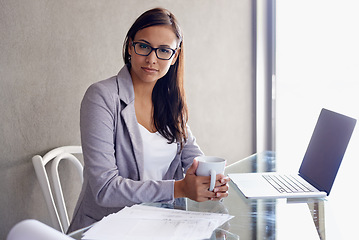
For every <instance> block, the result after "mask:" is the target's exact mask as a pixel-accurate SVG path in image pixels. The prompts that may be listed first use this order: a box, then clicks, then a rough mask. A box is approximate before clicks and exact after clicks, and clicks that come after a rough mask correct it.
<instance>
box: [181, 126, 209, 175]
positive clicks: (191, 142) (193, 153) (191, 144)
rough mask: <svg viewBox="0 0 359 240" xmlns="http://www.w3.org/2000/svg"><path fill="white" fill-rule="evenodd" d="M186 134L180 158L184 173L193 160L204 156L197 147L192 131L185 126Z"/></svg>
mask: <svg viewBox="0 0 359 240" xmlns="http://www.w3.org/2000/svg"><path fill="white" fill-rule="evenodd" d="M187 133H188V138H187V142H186V144H185V145H184V147H183V149H182V156H181V161H182V166H183V168H184V172H187V169H188V168H189V167H190V166H191V165H192V163H193V159H194V158H196V157H198V156H202V155H204V153H203V152H202V150H201V149H200V147H199V146H198V144H197V141H196V138H195V137H194V136H193V134H192V131H191V129H190V127H189V126H188V125H187Z"/></svg>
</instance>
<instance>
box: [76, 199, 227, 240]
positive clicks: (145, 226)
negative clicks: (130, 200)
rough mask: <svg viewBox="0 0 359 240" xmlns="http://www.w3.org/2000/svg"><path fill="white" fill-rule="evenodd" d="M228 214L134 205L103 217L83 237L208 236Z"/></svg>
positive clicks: (176, 239)
mask: <svg viewBox="0 0 359 240" xmlns="http://www.w3.org/2000/svg"><path fill="white" fill-rule="evenodd" d="M231 218H233V216H230V215H228V214H219V213H208V212H192V211H183V210H175V209H167V208H158V207H151V206H144V205H134V206H132V207H126V208H124V209H123V210H121V211H119V212H117V213H114V214H111V215H109V216H107V217H105V218H103V219H102V220H101V221H99V222H98V223H96V224H95V225H94V226H93V227H92V228H90V229H89V230H88V231H87V232H86V233H85V234H84V236H83V238H82V239H84V240H100V239H101V240H103V239H106V240H112V239H121V240H128V239H131V240H132V239H136V240H137V239H153V240H162V239H164V240H184V239H188V240H192V239H193V240H194V239H196V240H198V239H208V238H210V237H211V235H212V232H213V231H214V230H215V229H216V228H217V227H219V226H221V225H222V224H224V223H225V222H227V221H228V220H230V219H231Z"/></svg>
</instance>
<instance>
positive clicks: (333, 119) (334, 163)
mask: <svg viewBox="0 0 359 240" xmlns="http://www.w3.org/2000/svg"><path fill="white" fill-rule="evenodd" d="M355 124H356V120H355V119H353V118H350V117H347V116H345V115H342V114H339V113H336V112H333V111H330V110H327V109H324V108H323V109H322V110H321V112H320V115H319V118H318V121H317V124H316V126H315V129H314V132H313V135H312V137H311V140H310V142H309V145H308V148H307V151H306V153H305V155H304V158H303V161H302V164H301V166H300V169H299V173H298V174H294V175H288V174H279V173H277V172H272V173H233V174H228V176H229V177H230V179H231V181H232V182H233V183H234V184H235V185H236V186H237V187H238V189H239V190H240V191H241V192H242V193H243V195H244V196H245V197H246V198H314V197H325V196H327V195H329V193H330V190H331V188H332V186H333V183H334V180H335V177H336V175H337V172H338V170H339V166H340V164H341V162H342V159H343V156H344V153H345V151H346V148H347V146H348V143H349V140H350V138H351V135H352V133H353V130H354V127H355Z"/></svg>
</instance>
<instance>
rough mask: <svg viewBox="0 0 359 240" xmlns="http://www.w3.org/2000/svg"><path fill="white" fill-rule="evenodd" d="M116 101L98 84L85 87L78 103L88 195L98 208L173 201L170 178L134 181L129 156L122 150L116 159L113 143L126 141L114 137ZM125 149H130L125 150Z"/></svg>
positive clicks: (108, 91) (133, 166)
mask: <svg viewBox="0 0 359 240" xmlns="http://www.w3.org/2000/svg"><path fill="white" fill-rule="evenodd" d="M118 104H119V100H118V98H116V97H115V94H114V93H112V92H111V91H110V90H109V88H108V87H104V86H103V85H101V84H98V83H97V84H94V85H92V86H90V87H89V89H88V90H87V92H86V94H85V96H84V98H83V101H82V104H81V111H80V128H81V141H82V148H83V154H84V162H85V168H84V171H85V174H86V176H85V177H86V178H87V179H88V184H89V186H90V188H91V192H92V197H93V198H94V200H95V202H96V203H97V204H98V205H100V206H102V207H124V206H130V205H133V204H137V203H146V202H171V201H173V200H174V193H173V189H174V180H163V181H138V180H136V177H134V176H138V169H136V163H135V161H134V159H133V156H132V158H131V157H129V156H126V155H125V153H123V155H121V156H122V157H121V158H122V159H116V156H118V154H116V153H115V149H116V148H115V144H119V142H118V141H126V140H127V141H130V139H115V136H116V134H115V125H116V124H117V123H116V122H117V120H118V119H117V118H118V114H117V111H118V110H116V109H117V108H118V107H119V106H118ZM129 146H131V145H130V144H129ZM127 152H128V153H131V152H132V150H130V149H127ZM119 162H121V164H119ZM119 168H121V171H119ZM120 172H121V173H120ZM136 172H137V174H136Z"/></svg>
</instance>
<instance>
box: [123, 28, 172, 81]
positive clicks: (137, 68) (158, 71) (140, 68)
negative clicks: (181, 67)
mask: <svg viewBox="0 0 359 240" xmlns="http://www.w3.org/2000/svg"><path fill="white" fill-rule="evenodd" d="M177 41H178V39H177V37H176V35H175V33H174V32H173V30H172V28H171V27H170V26H166V25H158V26H152V27H147V28H144V29H142V30H139V31H138V32H137V33H136V35H135V38H134V39H130V41H129V47H128V52H129V54H130V55H131V71H130V72H131V77H132V80H133V81H134V83H135V82H136V81H140V82H142V83H152V84H155V83H156V81H157V80H158V79H160V78H161V77H163V76H164V75H165V74H166V73H167V71H168V69H169V68H170V66H171V65H172V64H174V63H175V62H176V59H177V56H178V51H176V53H175V54H174V55H173V56H172V58H170V59H169V60H162V59H158V58H157V56H156V53H155V51H152V52H151V53H150V54H149V55H148V56H141V55H138V54H136V53H135V49H134V46H132V42H135V43H140V44H138V45H141V43H142V44H147V45H149V46H151V47H153V48H158V47H167V48H171V49H176V48H177ZM143 46H145V45H142V47H143ZM137 47H141V46H136V48H137Z"/></svg>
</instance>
